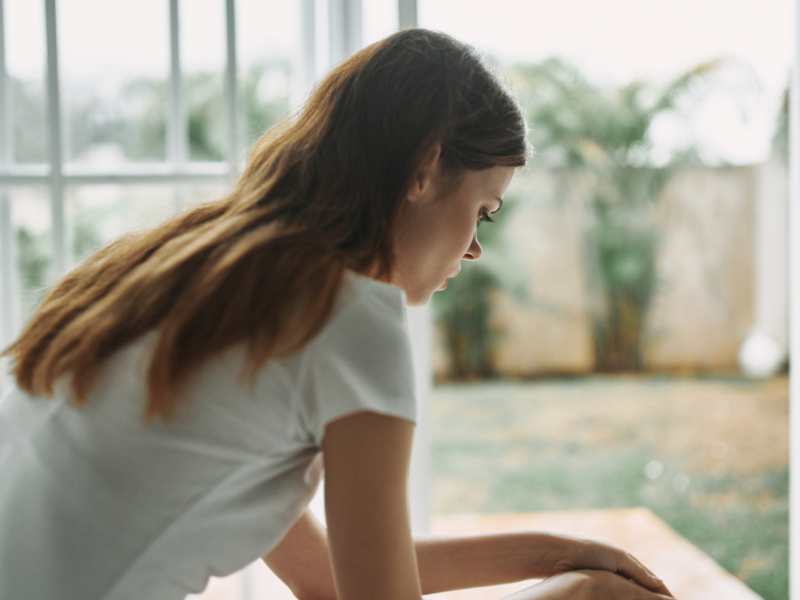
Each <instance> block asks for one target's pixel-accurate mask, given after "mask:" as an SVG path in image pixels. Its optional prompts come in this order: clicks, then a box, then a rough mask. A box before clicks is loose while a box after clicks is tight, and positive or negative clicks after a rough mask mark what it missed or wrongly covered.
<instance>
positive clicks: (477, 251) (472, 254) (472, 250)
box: [464, 232, 483, 260]
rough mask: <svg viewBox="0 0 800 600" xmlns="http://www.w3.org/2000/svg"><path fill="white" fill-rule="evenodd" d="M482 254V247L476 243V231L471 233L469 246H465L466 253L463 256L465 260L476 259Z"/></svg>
mask: <svg viewBox="0 0 800 600" xmlns="http://www.w3.org/2000/svg"><path fill="white" fill-rule="evenodd" d="M481 254H483V248H481V245H480V244H479V243H478V232H475V233H473V234H472V242H470V244H469V248H467V251H466V253H465V254H464V258H465V259H466V260H478V259H479V258H480V257H481Z"/></svg>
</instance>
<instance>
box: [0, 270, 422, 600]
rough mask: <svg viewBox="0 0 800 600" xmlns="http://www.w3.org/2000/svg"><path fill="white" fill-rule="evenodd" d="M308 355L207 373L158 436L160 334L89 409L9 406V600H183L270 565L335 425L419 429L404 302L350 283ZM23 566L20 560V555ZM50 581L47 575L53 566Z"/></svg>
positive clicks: (4, 548) (127, 361)
mask: <svg viewBox="0 0 800 600" xmlns="http://www.w3.org/2000/svg"><path fill="white" fill-rule="evenodd" d="M347 279H348V282H347V283H346V284H345V286H344V287H343V289H342V291H341V293H340V296H339V300H338V302H337V306H336V309H335V313H334V316H333V317H332V319H331V320H330V321H329V323H328V324H327V325H326V327H325V329H324V330H323V332H322V333H321V334H320V335H319V336H318V337H317V338H315V339H314V341H313V342H312V343H310V344H308V345H307V346H306V347H305V348H303V350H301V351H300V352H297V353H295V354H293V355H291V356H289V357H286V358H283V359H275V360H272V361H270V362H269V363H268V364H267V365H266V366H265V367H264V368H262V369H261V370H260V371H259V372H258V375H257V377H256V378H255V379H254V380H252V381H251V380H250V379H249V378H246V377H243V371H244V369H245V367H246V350H245V348H244V346H243V345H238V346H235V347H234V348H232V349H230V350H228V351H225V352H224V353H222V354H220V355H218V356H217V357H215V358H213V359H211V360H209V361H207V362H206V363H204V364H203V366H202V367H201V368H200V369H199V370H198V371H197V372H196V374H195V375H194V376H193V378H192V379H191V380H190V382H189V384H188V385H187V388H186V391H185V392H184V399H183V401H182V402H181V408H180V409H179V410H178V412H177V413H176V414H175V417H174V418H173V419H172V420H170V421H168V422H164V421H162V420H158V419H157V420H154V421H150V422H147V421H145V420H144V419H143V417H142V414H143V408H144V405H145V402H146V394H147V389H146V372H147V368H148V365H149V359H150V353H151V349H152V346H153V343H154V341H155V334H154V333H150V334H147V335H145V336H143V337H142V338H140V339H139V340H137V341H136V342H134V343H132V344H130V345H128V346H126V347H125V348H123V350H121V351H119V352H117V353H116V354H114V355H113V356H112V357H110V358H109V360H108V361H106V363H105V364H104V365H103V368H102V370H101V371H100V373H99V377H98V379H97V382H96V384H95V385H94V387H93V389H92V392H91V394H90V396H89V397H88V399H87V402H86V404H85V405H84V406H82V407H80V408H76V407H75V406H74V405H73V404H72V403H70V402H69V400H68V398H69V396H68V386H67V385H66V384H65V382H64V381H61V382H59V385H57V387H56V395H55V396H56V397H55V398H42V397H30V396H28V395H26V394H24V393H22V392H19V391H16V390H15V391H13V392H12V393H11V395H10V396H8V397H7V398H5V399H4V400H3V401H2V403H0V472H2V473H3V477H2V479H0V512H2V513H3V514H6V515H13V517H11V518H6V519H2V520H0V540H2V542H3V543H2V544H0V597H2V598H62V599H73V598H74V599H76V600H78V599H80V600H91V599H95V598H98V599H99V598H103V599H111V598H128V597H136V598H152V599H154V600H155V599H161V598H164V599H169V598H183V597H184V595H185V593H186V592H187V590H188V591H193V592H196V591H200V590H202V589H203V588H204V587H205V585H206V582H207V580H208V577H209V576H211V575H226V574H228V573H231V572H233V571H235V570H237V569H239V568H242V567H243V566H245V565H246V564H248V563H249V562H250V561H251V560H253V558H254V557H255V556H260V555H264V554H265V553H266V552H268V551H269V550H270V549H271V548H272V547H273V546H274V545H275V544H276V543H277V542H278V541H279V540H280V538H281V537H282V536H283V534H284V533H285V531H286V529H288V527H289V525H291V523H293V522H294V521H295V519H296V518H297V517H298V516H299V514H300V513H301V512H302V510H303V509H304V508H305V506H306V505H307V504H308V501H309V500H310V497H311V495H312V494H313V493H314V490H315V488H316V486H317V482H318V479H319V473H320V466H321V465H320V462H321V461H319V460H317V461H314V457H315V456H317V455H318V452H319V447H320V443H321V439H322V434H323V431H324V427H325V424H326V423H327V422H329V421H331V420H333V419H335V418H338V417H340V416H342V415H344V414H348V413H350V412H355V411H358V410H364V409H369V410H374V411H377V412H382V413H385V414H392V415H395V416H399V417H401V418H405V419H409V420H413V418H414V401H413V384H412V376H411V367H410V359H409V356H408V345H407V341H406V338H405V332H404V312H403V310H404V309H403V300H404V298H403V294H402V292H400V291H399V290H398V289H397V288H394V287H392V286H390V285H387V284H382V283H379V282H376V281H374V280H372V279H368V278H363V277H348V278H347ZM21 550H22V551H21ZM44 565H46V567H45V566H44Z"/></svg>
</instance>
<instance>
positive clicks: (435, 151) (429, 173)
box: [408, 142, 442, 202]
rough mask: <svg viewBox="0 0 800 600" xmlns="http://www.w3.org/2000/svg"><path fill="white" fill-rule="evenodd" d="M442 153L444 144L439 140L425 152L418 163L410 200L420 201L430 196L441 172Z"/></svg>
mask: <svg viewBox="0 0 800 600" xmlns="http://www.w3.org/2000/svg"><path fill="white" fill-rule="evenodd" d="M441 155H442V146H441V144H439V143H438V142H437V143H436V144H433V145H432V146H431V147H430V148H428V150H427V151H426V152H425V153H424V154H423V156H422V160H421V161H420V163H419V165H417V168H416V170H415V171H414V175H413V177H412V181H411V187H410V188H409V191H408V201H409V202H418V201H419V200H421V199H422V198H424V197H426V196H428V195H429V194H430V193H431V191H432V189H433V183H434V178H435V177H436V175H437V174H438V172H439V158H440V157H441Z"/></svg>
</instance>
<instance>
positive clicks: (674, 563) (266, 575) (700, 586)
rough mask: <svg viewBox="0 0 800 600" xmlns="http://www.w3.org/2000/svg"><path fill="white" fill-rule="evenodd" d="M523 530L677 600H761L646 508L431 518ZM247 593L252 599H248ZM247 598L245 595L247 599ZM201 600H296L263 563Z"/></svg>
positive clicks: (465, 529)
mask: <svg viewBox="0 0 800 600" xmlns="http://www.w3.org/2000/svg"><path fill="white" fill-rule="evenodd" d="M520 529H528V530H544V531H554V532H560V533H567V534H570V535H576V536H581V537H589V538H595V539H599V540H603V541H606V542H609V543H611V544H614V545H616V546H619V547H620V548H624V549H626V550H628V551H629V552H631V553H632V554H633V555H634V556H636V557H638V558H639V559H640V560H641V561H642V562H643V563H644V564H645V565H647V566H648V568H649V569H650V570H652V571H653V572H654V573H655V574H656V575H658V576H659V577H660V578H661V579H663V580H664V582H665V583H666V585H667V587H669V588H670V590H672V592H673V593H674V594H675V597H676V598H677V599H678V600H761V597H760V596H759V595H757V594H756V593H755V592H753V591H752V590H750V588H748V587H747V586H746V585H744V584H743V583H742V582H740V581H739V580H738V579H736V578H735V577H734V576H733V575H731V574H730V573H728V572H727V571H725V570H724V569H723V568H722V567H720V566H719V565H718V564H717V563H715V562H714V561H713V560H712V559H711V558H710V557H709V556H708V555H706V554H705V553H704V552H702V551H701V550H700V549H698V548H697V547H695V546H694V545H693V544H691V543H690V542H688V541H687V540H686V539H684V538H683V537H681V536H680V535H678V534H677V533H675V532H674V531H673V530H672V529H670V528H669V526H667V525H666V524H665V523H664V522H663V521H661V520H660V519H659V518H658V517H656V516H655V515H654V514H653V513H652V512H650V511H649V510H648V509H646V508H625V509H610V510H585V511H560V512H540V513H516V514H488V515H487V514H467V515H447V516H436V517H434V518H433V523H432V532H433V533H440V534H453V535H462V534H469V533H487V532H491V531H513V530H520ZM532 583H533V582H520V583H515V584H508V585H502V586H495V587H492V588H477V589H472V590H460V591H457V592H446V593H442V594H433V595H430V596H426V598H427V599H429V600H499V599H500V598H503V597H504V596H507V595H509V594H512V593H513V592H515V591H517V590H520V589H522V588H524V587H527V586H528V585H531V584H532ZM247 590H249V595H248V594H247V593H246V592H247ZM243 592H244V593H243ZM196 598H202V600H293V598H294V596H292V595H291V593H290V592H289V590H288V589H287V588H286V586H284V585H283V584H282V583H281V582H280V580H278V579H277V577H275V576H274V575H273V574H272V573H271V572H270V571H269V570H268V569H267V568H266V567H265V566H264V565H263V563H260V562H259V563H258V564H255V565H253V566H251V567H249V568H248V569H247V570H246V571H245V572H244V574H243V575H242V574H236V575H232V576H231V577H227V578H225V579H213V580H212V581H211V582H210V583H209V586H208V588H207V589H206V591H205V593H204V594H202V595H201V596H197V597H196Z"/></svg>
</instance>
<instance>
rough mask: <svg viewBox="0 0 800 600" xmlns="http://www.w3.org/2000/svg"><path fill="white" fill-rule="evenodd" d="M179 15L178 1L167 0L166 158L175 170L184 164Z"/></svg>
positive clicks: (184, 135) (183, 116) (184, 145)
mask: <svg viewBox="0 0 800 600" xmlns="http://www.w3.org/2000/svg"><path fill="white" fill-rule="evenodd" d="M179 19H180V14H179V10H178V0H169V51H170V72H169V88H170V99H169V121H168V126H167V131H168V132H169V133H168V139H167V148H168V149H167V153H168V155H167V158H168V160H169V161H170V162H172V163H173V164H174V165H175V166H176V167H177V168H180V166H181V165H182V164H183V163H184V162H186V117H185V115H184V105H183V90H182V85H181V83H182V82H181V79H182V74H181V52H180V42H181V40H180V21H179Z"/></svg>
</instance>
